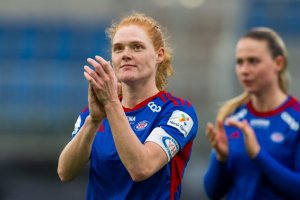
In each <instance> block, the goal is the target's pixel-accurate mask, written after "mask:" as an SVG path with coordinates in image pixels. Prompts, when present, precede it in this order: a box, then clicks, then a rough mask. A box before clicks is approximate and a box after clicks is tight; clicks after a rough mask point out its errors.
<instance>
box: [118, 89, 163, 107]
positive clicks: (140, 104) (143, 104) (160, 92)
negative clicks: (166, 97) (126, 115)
mask: <svg viewBox="0 0 300 200" xmlns="http://www.w3.org/2000/svg"><path fill="white" fill-rule="evenodd" d="M163 93H165V91H159V92H158V93H156V94H155V95H153V96H151V97H149V98H147V99H145V100H144V101H142V102H140V103H138V104H137V105H135V106H134V107H133V108H127V107H125V106H123V105H122V107H123V109H124V111H125V112H130V111H134V110H138V109H140V108H142V107H144V106H145V105H146V104H148V103H149V102H150V101H151V100H153V99H154V98H156V97H157V96H159V95H161V94H163ZM120 100H122V97H120Z"/></svg>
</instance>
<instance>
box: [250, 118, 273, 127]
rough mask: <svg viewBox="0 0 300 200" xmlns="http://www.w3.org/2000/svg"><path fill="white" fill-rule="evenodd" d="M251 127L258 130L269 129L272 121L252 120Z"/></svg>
mask: <svg viewBox="0 0 300 200" xmlns="http://www.w3.org/2000/svg"><path fill="white" fill-rule="evenodd" d="M250 125H251V126H252V127H257V128H268V127H269V125H270V121H269V120H267V119H251V120H250Z"/></svg>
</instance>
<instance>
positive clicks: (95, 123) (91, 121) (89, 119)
mask: <svg viewBox="0 0 300 200" xmlns="http://www.w3.org/2000/svg"><path fill="white" fill-rule="evenodd" d="M101 122H102V119H94V118H92V117H91V116H90V115H89V116H87V118H86V123H88V124H89V125H91V126H96V127H99V125H100V124H101Z"/></svg>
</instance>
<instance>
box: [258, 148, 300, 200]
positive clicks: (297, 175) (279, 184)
mask: <svg viewBox="0 0 300 200" xmlns="http://www.w3.org/2000/svg"><path fill="white" fill-rule="evenodd" d="M295 155H296V160H295V163H296V164H295V169H294V170H291V169H288V168H287V167H285V166H283V165H281V164H280V163H279V162H277V161H276V160H275V159H274V158H273V157H272V156H271V155H269V154H268V153H267V152H266V151H264V150H261V151H260V152H259V153H258V155H257V157H256V158H255V159H254V162H255V164H256V165H257V166H258V167H259V169H260V170H261V171H262V173H263V174H264V176H265V177H267V178H268V180H269V181H270V182H271V184H272V186H273V187H274V188H275V189H276V191H278V192H279V193H280V194H282V195H283V196H284V197H285V198H287V199H299V197H300V143H299V144H298V146H297V149H296V154H295Z"/></svg>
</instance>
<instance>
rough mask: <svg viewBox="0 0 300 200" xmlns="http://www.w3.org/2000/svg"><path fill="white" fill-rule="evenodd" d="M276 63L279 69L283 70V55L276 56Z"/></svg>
mask: <svg viewBox="0 0 300 200" xmlns="http://www.w3.org/2000/svg"><path fill="white" fill-rule="evenodd" d="M275 64H276V69H277V71H281V70H282V69H283V68H284V66H285V59H284V57H283V56H277V57H276V58H275Z"/></svg>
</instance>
